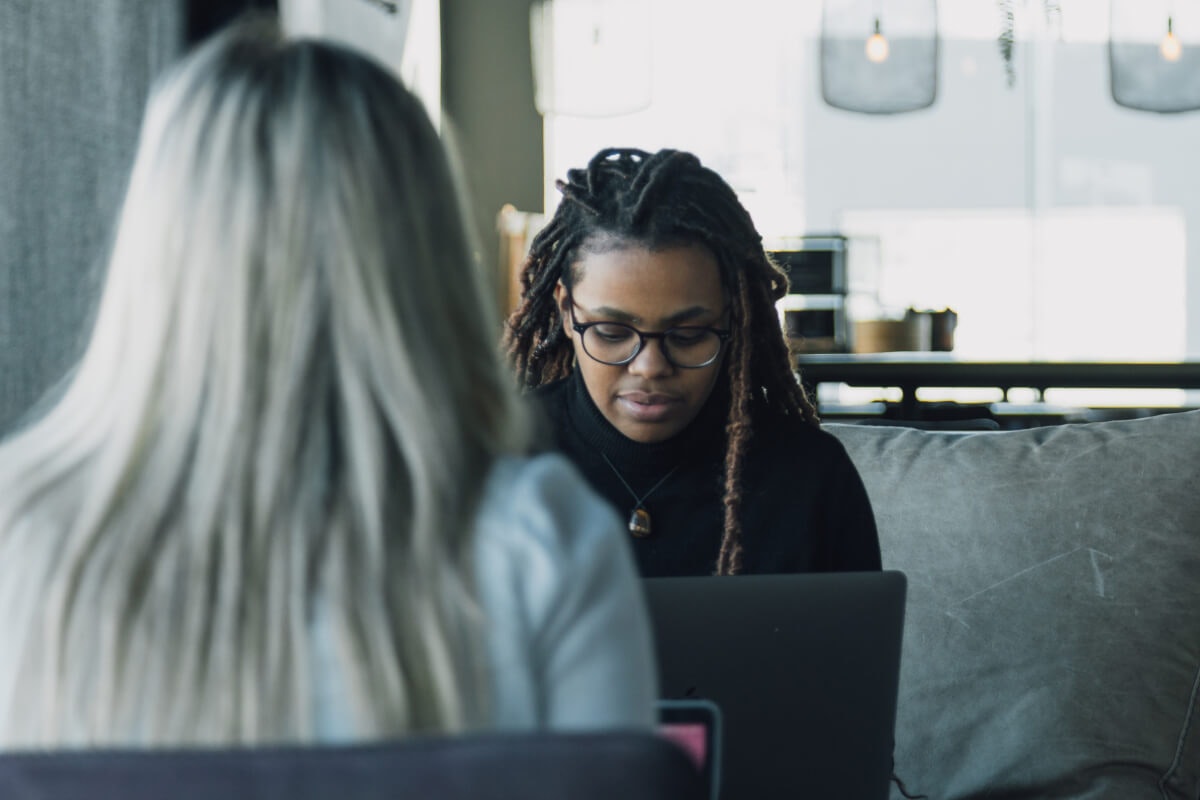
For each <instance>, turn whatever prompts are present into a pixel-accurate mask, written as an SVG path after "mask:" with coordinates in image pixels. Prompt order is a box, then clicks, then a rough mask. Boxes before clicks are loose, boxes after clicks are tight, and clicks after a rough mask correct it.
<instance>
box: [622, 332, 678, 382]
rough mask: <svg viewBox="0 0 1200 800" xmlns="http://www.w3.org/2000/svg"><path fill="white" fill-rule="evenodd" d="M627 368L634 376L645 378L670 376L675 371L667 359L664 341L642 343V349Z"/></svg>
mask: <svg viewBox="0 0 1200 800" xmlns="http://www.w3.org/2000/svg"><path fill="white" fill-rule="evenodd" d="M626 367H627V368H628V369H629V371H630V372H631V373H633V374H634V375H641V376H644V377H658V376H661V375H668V374H670V373H671V372H672V371H673V370H674V369H675V367H674V366H672V365H671V362H670V361H669V360H668V359H667V354H666V351H665V350H664V349H663V340H662V339H645V340H644V341H643V343H642V349H641V350H639V351H638V354H637V355H636V356H634V357H633V361H630V362H629V363H628V364H627V365H626Z"/></svg>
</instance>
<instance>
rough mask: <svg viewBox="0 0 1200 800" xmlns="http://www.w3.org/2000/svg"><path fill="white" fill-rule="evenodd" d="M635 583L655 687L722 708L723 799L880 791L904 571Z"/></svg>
mask: <svg viewBox="0 0 1200 800" xmlns="http://www.w3.org/2000/svg"><path fill="white" fill-rule="evenodd" d="M642 585H643V587H644V589H645V594H646V601H647V604H648V607H649V610H650V617H651V622H652V625H653V628H654V633H655V643H656V649H657V653H658V666H659V681H660V693H661V696H662V698H663V700H664V701H679V700H703V701H708V702H711V703H712V704H713V705H715V706H716V707H717V709H718V710H719V716H720V725H721V732H720V752H719V753H716V754H714V755H715V756H717V758H718V759H719V763H720V775H719V778H717V779H716V780H717V781H718V783H717V785H716V787H715V788H716V789H717V792H716V796H718V797H719V798H720V800H770V799H771V798H777V797H778V798H784V797H786V798H816V799H817V800H823V799H824V798H838V800H886V798H887V797H888V793H889V783H890V778H891V774H892V750H893V738H894V733H895V725H896V696H897V691H898V687H899V675H900V645H901V639H902V635H903V628H904V604H905V597H906V593H907V581H906V579H905V576H904V574H903V573H901V572H896V571H885V572H843V573H819V574H796V575H740V576H737V577H708V576H702V577H680V578H645V579H643V580H642ZM667 705H670V703H667Z"/></svg>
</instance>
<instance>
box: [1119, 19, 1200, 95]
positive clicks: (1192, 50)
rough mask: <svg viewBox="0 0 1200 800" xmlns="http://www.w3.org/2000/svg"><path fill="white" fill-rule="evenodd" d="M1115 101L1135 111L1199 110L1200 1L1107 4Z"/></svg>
mask: <svg viewBox="0 0 1200 800" xmlns="http://www.w3.org/2000/svg"><path fill="white" fill-rule="evenodd" d="M1110 14H1111V17H1110V25H1109V29H1110V35H1109V42H1108V62H1109V79H1110V84H1111V89H1112V97H1113V101H1114V102H1116V103H1117V104H1118V105H1122V106H1125V107H1127V108H1134V109H1137V110H1139V111H1154V112H1158V113H1160V114H1172V113H1179V112H1182V111H1194V110H1197V109H1200V52H1197V51H1198V48H1197V45H1200V0H1111V5H1110Z"/></svg>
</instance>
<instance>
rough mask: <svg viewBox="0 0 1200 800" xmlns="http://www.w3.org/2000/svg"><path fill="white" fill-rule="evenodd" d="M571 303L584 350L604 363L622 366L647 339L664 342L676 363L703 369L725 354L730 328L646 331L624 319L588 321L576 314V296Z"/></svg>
mask: <svg viewBox="0 0 1200 800" xmlns="http://www.w3.org/2000/svg"><path fill="white" fill-rule="evenodd" d="M567 299H568V300H569V301H570V303H571V327H572V328H574V329H575V332H576V333H578V334H579V338H580V340H581V341H582V342H583V352H585V353H587V354H588V355H589V356H590V357H591V358H592V359H593V360H595V361H599V362H600V363H601V364H608V365H609V366H613V367H619V366H621V365H623V364H628V363H629V362H630V361H633V360H634V359H635V358H637V355H638V353H640V352H642V348H643V347H645V346H646V340H647V339H658V340H659V341H660V342H661V343H662V352H663V356H664V357H665V358H666V359H667V363H669V364H670V365H671V366H673V367H678V368H681V369H700V368H701V367H707V366H708V365H709V364H711V363H713V362H714V361H716V360H717V356H719V355H721V348H722V347H724V346H725V343H726V342H727V341H729V337H730V332H729V331H727V330H721V329H720V328H711V327H708V326H703V325H680V326H678V327H675V328H668V329H667V330H665V331H663V332H661V333H646V332H645V331H639V330H638V329H637V328H635V327H633V326H632V325H626V324H624V323H621V322H584V323H580V322H579V321H578V320H577V319H576V318H575V299H574V298H573V297H570V296H569V295H568V298H567Z"/></svg>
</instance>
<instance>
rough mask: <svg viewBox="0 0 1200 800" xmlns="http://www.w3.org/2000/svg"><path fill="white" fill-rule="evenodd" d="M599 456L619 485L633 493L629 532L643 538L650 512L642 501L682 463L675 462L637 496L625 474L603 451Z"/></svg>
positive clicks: (647, 534)
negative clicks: (668, 470)
mask: <svg viewBox="0 0 1200 800" xmlns="http://www.w3.org/2000/svg"><path fill="white" fill-rule="evenodd" d="M600 457H601V458H603V459H604V463H605V464H608V468H609V469H611V470H612V471H613V474H614V475H616V476H617V480H619V481H620V482H621V485H622V486H624V487H625V488H626V490H628V492H629V493H630V494H631V495H633V512H632V513H630V515H629V532H630V533H631V534H633V535H634V537H636V538H638V539H645V538H646V537H647V536H649V535H650V512H649V511H647V510H646V509H645V508H644V507H643V506H642V503H644V502H646V498H647V497H649V496H650V495H652V494H654V492H655V490H657V489H658V487H660V486H662V485H663V484H664V483H666V482H667V478H669V477H671V476H672V475H674V474H675V473H676V472H677V471H678V470H679V468H680V467H681V466H683V465H682V464H676V465H675V466H674V468H672V469H671V471H670V472H668V473H667V474H666V475H663V476H662V477H661V478H659V479H658V483H656V484H654V485H653V486H651V487H650V490H649V491H648V492H646V493H645V494H643V495H642V496H641V497H639V496H638V493H637V492H635V491H634V490H633V487H632V486H630V485H629V482H628V481H627V480H625V476H624V475H622V474H621V472H620V471H619V470H618V469H617V468H616V467H615V466H613V463H612V462H611V461H609V460H608V456H606V455H605V454H604V453H601V454H600Z"/></svg>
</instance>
